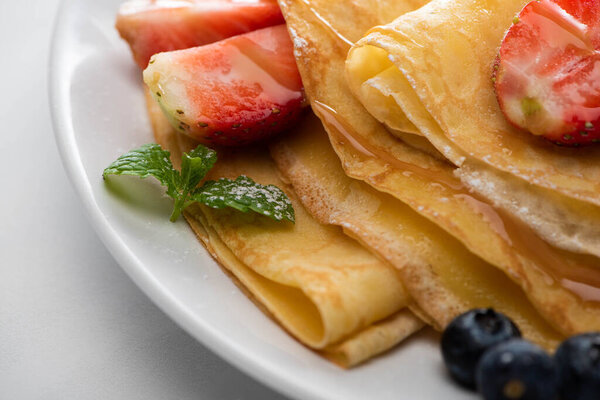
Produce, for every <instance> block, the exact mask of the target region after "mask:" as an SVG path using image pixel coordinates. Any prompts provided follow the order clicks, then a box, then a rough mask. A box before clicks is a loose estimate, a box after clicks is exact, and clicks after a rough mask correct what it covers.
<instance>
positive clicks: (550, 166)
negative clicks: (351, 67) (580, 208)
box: [350, 0, 600, 205]
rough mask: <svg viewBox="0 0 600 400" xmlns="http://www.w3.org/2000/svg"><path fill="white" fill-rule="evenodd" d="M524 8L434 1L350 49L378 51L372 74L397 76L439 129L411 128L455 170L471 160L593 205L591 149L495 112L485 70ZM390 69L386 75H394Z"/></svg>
mask: <svg viewBox="0 0 600 400" xmlns="http://www.w3.org/2000/svg"><path fill="white" fill-rule="evenodd" d="M528 2H529V0H503V1H499V0H454V1H444V0H434V1H432V2H430V3H429V4H427V5H426V6H425V7H423V8H421V9H419V10H418V11H415V12H413V13H409V14H405V15H403V16H401V17H400V18H398V19H396V20H395V21H394V22H392V23H390V24H388V25H386V26H381V27H377V28H375V29H373V31H371V32H370V33H369V35H368V36H367V37H365V38H364V39H363V40H361V41H360V43H358V45H357V47H358V49H360V47H362V46H365V45H371V46H375V47H377V48H379V49H381V50H382V52H383V54H384V57H385V59H386V60H387V61H388V62H387V63H384V64H385V65H384V64H380V63H379V65H378V66H377V67H375V68H377V69H378V68H379V67H380V66H381V67H384V70H387V69H388V68H387V67H388V66H395V67H396V68H395V70H399V71H400V72H401V74H402V75H404V77H405V78H406V80H407V81H408V82H409V83H410V86H411V87H412V90H413V91H414V93H413V96H416V97H417V98H418V100H420V101H421V103H422V106H423V111H425V112H427V113H428V114H429V116H430V117H431V118H432V119H433V120H434V121H435V123H436V124H437V125H438V127H439V128H440V129H439V132H436V133H434V132H428V131H426V130H423V129H421V127H419V126H418V124H417V127H418V128H419V130H420V131H421V133H423V134H425V135H426V136H427V137H428V138H429V139H430V140H431V142H432V143H434V145H435V146H436V147H437V148H438V150H440V151H441V152H442V153H443V154H444V155H445V156H446V157H448V159H450V160H451V161H452V162H453V163H455V164H456V165H458V166H460V165H462V164H463V162H464V160H463V157H470V158H474V159H476V160H478V161H480V162H482V163H485V164H487V165H490V166H493V167H494V168H497V169H499V170H501V171H505V172H508V173H511V174H513V175H515V176H518V177H520V178H522V179H525V180H526V181H528V182H530V183H532V184H534V185H538V186H542V187H546V188H549V189H552V190H555V191H557V192H560V193H562V194H565V195H567V196H569V197H573V198H576V199H580V200H584V201H588V202H590V203H593V204H596V205H600V149H599V148H598V147H588V148H582V149H568V148H561V147H558V146H556V145H553V144H551V143H549V142H548V141H546V140H545V139H543V138H540V137H535V136H534V135H528V134H524V133H523V132H520V131H518V130H517V129H515V128H514V127H512V126H510V125H509V124H508V122H507V121H506V119H505V117H504V115H503V114H502V112H501V111H500V108H499V106H498V103H497V100H496V96H495V94H494V87H493V84H492V80H491V76H492V71H493V65H494V62H495V60H496V57H497V54H498V48H499V46H500V43H501V41H502V38H503V36H504V34H505V32H506V30H508V28H509V27H510V26H511V24H512V21H513V18H514V16H515V15H516V14H517V13H518V12H519V11H520V10H521V9H522V8H523V6H525V4H527V3H528ZM358 51H359V52H360V50H358ZM352 59H353V55H351V57H350V61H351V62H352ZM376 64H378V63H376ZM384 70H381V71H380V72H384ZM395 70H392V71H390V74H391V75H394V76H396V73H395ZM393 84H396V83H393ZM403 94H404V92H403ZM405 116H408V118H409V119H410V115H408V113H407V114H406V115H405ZM413 123H414V121H413ZM444 143H445V144H447V145H448V146H449V147H450V148H448V149H446V148H445V145H444Z"/></svg>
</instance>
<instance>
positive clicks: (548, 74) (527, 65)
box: [494, 0, 600, 146]
mask: <svg viewBox="0 0 600 400" xmlns="http://www.w3.org/2000/svg"><path fill="white" fill-rule="evenodd" d="M513 22H514V23H513V25H512V27H511V28H510V29H509V30H508V32H507V34H506V36H505V38H504V40H503V42H502V46H501V48H500V53H499V55H498V59H497V63H496V65H495V66H494V69H495V71H494V80H495V88H496V95H497V97H498V102H499V104H500V107H501V108H502V111H503V112H504V114H505V116H506V118H507V119H508V121H510V122H511V123H512V124H513V125H515V126H517V127H519V128H522V129H525V130H527V131H529V132H531V133H533V134H534V135H541V136H544V137H546V138H547V139H549V140H551V141H553V142H555V143H557V144H561V145H571V146H577V145H582V144H589V143H592V142H600V52H599V51H598V50H599V49H600V1H598V0H555V1H551V0H539V1H532V2H531V3H529V4H528V5H526V6H525V8H524V9H523V10H522V11H521V12H520V14H519V15H518V17H516V18H515V20H514V21H513Z"/></svg>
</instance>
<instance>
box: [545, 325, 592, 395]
mask: <svg viewBox="0 0 600 400" xmlns="http://www.w3.org/2000/svg"><path fill="white" fill-rule="evenodd" d="M554 359H555V360H556V364H557V365H558V374H559V384H560V393H561V396H562V398H564V399H568V400H598V399H600V333H586V334H583V335H579V336H573V337H572V338H570V339H567V340H565V341H564V342H563V343H562V344H561V345H560V347H559V348H558V350H557V351H556V355H555V356H554Z"/></svg>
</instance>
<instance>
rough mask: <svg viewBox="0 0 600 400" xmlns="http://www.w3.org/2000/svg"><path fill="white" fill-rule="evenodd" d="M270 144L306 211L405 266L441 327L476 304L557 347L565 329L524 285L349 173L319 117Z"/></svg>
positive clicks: (408, 281) (410, 284)
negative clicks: (559, 327) (533, 301)
mask: <svg viewBox="0 0 600 400" xmlns="http://www.w3.org/2000/svg"><path fill="white" fill-rule="evenodd" d="M299 125H300V126H299V127H298V128H297V129H296V131H295V132H293V133H291V134H290V135H286V136H285V137H283V138H281V139H280V140H278V141H277V142H275V143H274V144H272V145H271V154H272V156H273V158H274V160H275V161H276V163H277V166H278V167H279V169H280V170H281V171H282V173H283V175H284V176H285V177H286V179H287V180H289V181H290V182H291V183H292V185H293V187H294V190H295V192H296V193H297V194H298V196H299V197H300V199H301V201H302V203H303V204H304V205H305V207H306V208H307V210H309V211H310V212H311V214H313V215H314V216H315V218H317V219H318V220H319V221H320V222H321V223H326V224H332V225H338V226H341V227H343V228H344V231H345V232H346V233H347V234H349V235H350V236H352V237H355V238H357V240H359V241H360V242H361V243H363V244H364V245H365V246H366V247H368V248H369V249H371V250H372V251H373V252H374V253H376V254H378V255H379V256H380V257H381V258H382V259H385V260H387V261H388V262H389V263H391V264H392V265H394V266H395V267H397V268H398V270H399V271H400V274H401V276H402V279H403V282H404V283H405V285H406V287H407V289H408V290H409V292H410V293H411V295H412V296H413V297H414V299H415V301H416V302H417V304H418V306H419V309H420V310H422V311H423V312H425V314H426V315H427V317H426V319H428V320H429V321H430V322H431V323H432V324H433V325H434V326H435V327H436V328H437V329H438V330H442V329H443V328H444V327H445V326H446V325H447V324H448V323H449V322H450V321H451V320H452V319H453V318H454V317H456V316H457V315H458V314H460V313H463V312H466V311H467V310H470V309H473V308H477V307H491V306H493V307H494V308H495V309H497V310H499V311H501V312H503V313H505V314H507V315H509V316H510V317H511V318H512V319H513V320H514V321H516V322H517V324H518V325H519V327H520V328H521V330H522V331H523V333H524V335H525V337H527V338H529V339H531V340H533V341H535V342H536V343H539V344H540V345H542V346H544V347H546V348H548V349H553V348H554V347H555V346H556V345H557V344H558V343H559V341H560V339H561V338H562V336H561V335H560V334H559V333H557V332H556V331H555V330H554V329H553V328H552V327H550V325H549V324H548V323H547V322H546V321H545V320H544V319H543V318H542V317H541V316H540V315H539V314H538V313H537V311H536V310H535V309H534V308H533V307H532V305H531V304H530V303H529V301H528V300H527V298H526V296H525V294H524V293H523V291H522V290H521V289H520V288H519V287H518V286H517V285H515V284H514V283H513V282H512V281H511V280H510V279H508V278H507V277H506V276H505V275H504V274H502V272H500V271H499V270H498V269H496V268H495V267H493V266H491V265H489V264H488V263H486V262H484V261H483V260H482V259H480V258H478V257H476V256H475V255H473V254H472V253H470V252H469V251H468V250H467V249H466V248H465V247H464V246H463V245H462V244H461V243H460V242H458V241H457V240H456V239H455V238H453V237H452V236H451V235H449V234H447V233H446V232H444V231H443V230H442V229H440V228H439V227H438V226H436V225H435V224H433V223H431V222H430V221H428V220H427V219H426V218H424V217H422V216H420V215H419V214H418V213H417V212H415V211H414V210H412V209H411V208H410V207H408V206H407V205H406V204H403V203H402V202H401V201H399V200H397V199H395V198H393V197H392V196H390V195H388V194H385V193H382V192H379V191H377V190H375V189H373V188H372V187H370V186H369V185H367V184H366V183H364V182H361V181H358V180H354V179H351V178H349V177H348V176H346V174H345V173H344V170H343V169H342V166H341V163H340V161H339V159H338V157H337V156H336V154H335V152H334V151H333V148H332V147H331V144H330V143H329V140H328V138H327V133H326V132H325V130H324V129H323V125H322V124H321V122H320V121H319V120H318V119H317V118H316V117H315V116H314V115H311V116H309V118H306V119H305V120H304V121H302V122H301V123H300V124H299Z"/></svg>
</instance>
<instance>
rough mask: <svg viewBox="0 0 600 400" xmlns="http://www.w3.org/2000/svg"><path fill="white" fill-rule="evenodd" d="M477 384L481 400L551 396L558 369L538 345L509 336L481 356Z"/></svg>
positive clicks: (543, 399) (550, 399)
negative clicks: (508, 338) (481, 396)
mask: <svg viewBox="0 0 600 400" xmlns="http://www.w3.org/2000/svg"><path fill="white" fill-rule="evenodd" d="M477 387H478V388H479V392H480V393H481V394H482V395H483V398H484V399H485V400H554V399H556V398H557V396H558V370H557V368H556V364H555V362H554V359H553V358H552V357H550V355H549V354H548V353H546V352H545V351H544V350H542V349H541V348H540V347H538V346H536V345H535V344H533V343H530V342H527V341H525V340H523V339H512V340H509V341H508V342H504V343H501V344H499V345H497V346H495V347H493V348H491V349H490V350H488V351H487V352H486V353H485V354H484V355H483V357H481V361H480V362H479V365H478V366H477ZM569 399H570V397H569Z"/></svg>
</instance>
